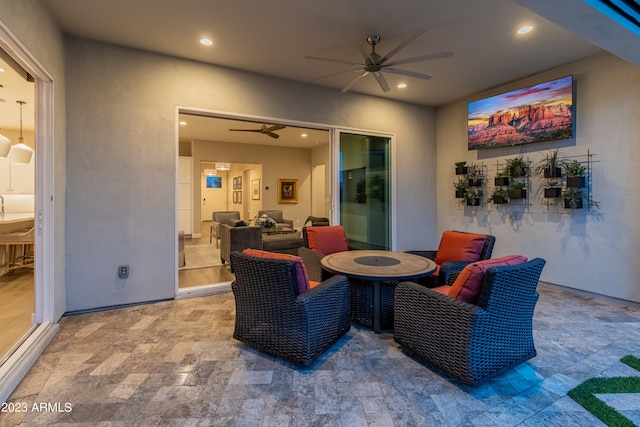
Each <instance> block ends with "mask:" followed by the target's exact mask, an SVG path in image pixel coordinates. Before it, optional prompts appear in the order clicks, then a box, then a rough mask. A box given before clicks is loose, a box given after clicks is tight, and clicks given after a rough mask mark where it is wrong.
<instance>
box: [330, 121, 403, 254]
mask: <svg viewBox="0 0 640 427" xmlns="http://www.w3.org/2000/svg"><path fill="white" fill-rule="evenodd" d="M339 135H340V137H339V141H340V144H339V145H340V150H339V153H340V154H339V196H338V205H339V215H340V224H341V225H342V226H344V228H345V231H346V233H347V239H348V241H349V245H350V246H351V247H353V248H356V249H385V250H390V249H391V215H390V212H391V204H390V200H391V194H390V188H391V186H390V181H391V179H390V178H391V156H390V153H391V138H389V137H386V136H376V135H366V134H356V133H347V132H340V134H339Z"/></svg>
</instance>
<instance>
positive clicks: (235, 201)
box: [233, 179, 238, 203]
mask: <svg viewBox="0 0 640 427" xmlns="http://www.w3.org/2000/svg"><path fill="white" fill-rule="evenodd" d="M234 181H235V179H234ZM233 203H238V192H237V191H234V192H233Z"/></svg>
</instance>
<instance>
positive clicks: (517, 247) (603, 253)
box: [437, 53, 640, 302]
mask: <svg viewBox="0 0 640 427" xmlns="http://www.w3.org/2000/svg"><path fill="white" fill-rule="evenodd" d="M569 74H572V75H573V76H574V82H575V84H576V89H575V103H574V107H575V111H576V113H575V114H576V122H575V123H576V128H575V138H574V139H572V140H565V141H559V142H546V143H539V144H529V145H526V146H523V147H522V152H523V154H524V156H525V157H528V158H529V159H530V160H531V161H533V162H534V163H536V162H538V161H539V160H540V159H541V158H542V156H543V154H544V153H546V152H548V150H550V149H555V148H560V149H561V151H560V152H561V154H562V155H565V156H581V155H584V154H586V153H587V151H590V152H591V153H592V154H595V156H594V157H593V160H594V163H593V178H592V190H593V199H594V200H596V201H599V202H600V209H596V210H592V211H588V210H586V209H583V210H576V211H574V212H567V211H565V210H564V209H553V208H551V209H547V208H546V207H544V206H542V205H541V204H540V200H535V201H533V205H532V206H530V207H529V208H527V209H523V208H522V207H515V206H507V207H501V208H496V207H495V206H491V205H489V206H486V207H485V208H483V209H469V208H465V209H459V208H458V205H457V203H456V201H455V199H454V189H453V186H452V183H453V182H454V181H455V180H456V176H455V175H454V163H455V162H457V161H461V160H466V161H467V162H468V163H472V162H484V163H485V164H487V165H489V166H490V167H491V166H493V167H494V169H495V164H496V161H502V160H504V159H505V158H509V157H514V156H515V155H517V154H519V153H520V148H515V147H514V148H511V147H510V148H499V149H488V150H481V151H467V131H466V117H467V102H468V101H472V100H476V99H480V98H484V97H486V96H492V95H496V94H499V93H503V92H505V91H509V90H513V89H517V88H521V87H524V86H527V85H529V84H534V83H540V82H543V81H547V80H551V79H554V78H557V77H563V76H566V75H569ZM638 82H640V69H639V68H638V67H636V66H634V65H630V64H628V63H626V62H624V61H622V60H620V59H618V58H616V57H614V56H612V55H610V54H608V53H603V54H599V55H596V56H593V57H590V58H587V59H585V60H582V61H579V62H575V63H572V64H568V65H566V66H563V67H559V68H557V69H553V70H550V71H548V72H545V73H542V74H538V75H535V76H532V77H530V78H527V79H524V80H521V81H518V82H514V83H511V84H508V85H504V86H501V87H498V88H495V89H492V90H490V91H486V92H483V93H479V94H477V95H475V96H473V97H469V98H468V99H464V100H461V101H460V102H456V103H453V104H451V105H447V106H444V107H441V108H439V109H438V126H437V139H438V166H437V167H438V230H439V232H442V231H443V230H445V229H462V230H469V231H478V232H486V233H490V234H493V235H495V236H496V238H497V242H496V246H495V250H494V256H499V255H506V254H510V253H520V254H524V255H526V256H528V257H542V258H545V259H546V260H547V265H546V266H545V269H544V271H543V273H542V280H543V281H546V282H550V283H554V284H559V285H562V286H567V287H571V288H575V289H580V290H585V291H589V292H594V293H598V294H602V295H607V296H612V297H616V298H621V299H625V300H629V301H635V302H640V285H639V284H638V283H639V282H638V276H639V274H640V263H639V262H638V259H640V222H638V220H637V216H638V209H640V197H638V193H637V191H634V187H635V186H636V183H637V182H638V179H639V175H640V173H639V172H638V170H639V169H638V167H637V165H638V160H639V156H640V155H639V153H638V140H639V139H640V84H639V83H638ZM532 185H533V186H535V185H539V184H538V183H537V182H536V179H535V178H532ZM490 186H492V183H490ZM512 213H513V214H514V216H515V226H514V222H513V221H512V220H511V214H512Z"/></svg>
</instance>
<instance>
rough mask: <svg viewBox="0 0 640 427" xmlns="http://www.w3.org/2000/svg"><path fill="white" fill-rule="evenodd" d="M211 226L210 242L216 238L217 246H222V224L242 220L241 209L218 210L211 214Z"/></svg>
mask: <svg viewBox="0 0 640 427" xmlns="http://www.w3.org/2000/svg"><path fill="white" fill-rule="evenodd" d="M211 220H212V222H211V228H210V229H209V243H211V242H212V241H213V239H216V247H217V248H219V247H220V224H228V223H229V221H231V220H237V221H239V220H240V212H239V211H217V212H213V213H212V214H211Z"/></svg>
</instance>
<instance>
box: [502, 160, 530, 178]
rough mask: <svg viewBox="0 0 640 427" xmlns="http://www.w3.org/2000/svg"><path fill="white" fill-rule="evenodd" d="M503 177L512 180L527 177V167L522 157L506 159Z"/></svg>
mask: <svg viewBox="0 0 640 427" xmlns="http://www.w3.org/2000/svg"><path fill="white" fill-rule="evenodd" d="M503 172H504V175H505V176H510V177H512V178H519V177H521V176H527V174H528V172H529V165H528V163H527V162H525V161H524V159H523V158H522V156H518V157H514V158H512V159H507V160H506V161H505V166H504V169H503Z"/></svg>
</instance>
